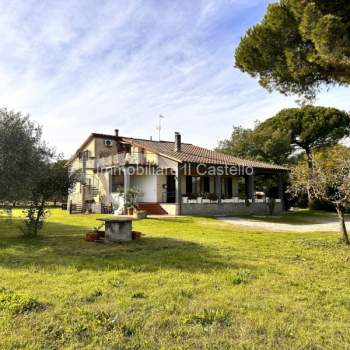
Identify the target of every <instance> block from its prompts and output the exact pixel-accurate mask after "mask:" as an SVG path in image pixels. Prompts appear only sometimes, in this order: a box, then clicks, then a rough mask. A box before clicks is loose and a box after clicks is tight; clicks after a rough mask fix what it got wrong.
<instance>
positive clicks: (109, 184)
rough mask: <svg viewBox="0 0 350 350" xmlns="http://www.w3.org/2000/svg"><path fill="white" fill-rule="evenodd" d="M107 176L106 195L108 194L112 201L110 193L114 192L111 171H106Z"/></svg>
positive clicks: (108, 198)
mask: <svg viewBox="0 0 350 350" xmlns="http://www.w3.org/2000/svg"><path fill="white" fill-rule="evenodd" d="M104 176H105V182H106V195H107V200H108V202H110V195H111V192H112V174H111V173H110V172H109V171H106V172H105V173H104Z"/></svg>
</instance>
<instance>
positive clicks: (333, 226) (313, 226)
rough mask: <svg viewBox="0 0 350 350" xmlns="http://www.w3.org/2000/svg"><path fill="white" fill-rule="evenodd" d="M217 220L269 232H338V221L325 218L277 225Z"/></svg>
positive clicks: (248, 220) (255, 221) (227, 219)
mask: <svg viewBox="0 0 350 350" xmlns="http://www.w3.org/2000/svg"><path fill="white" fill-rule="evenodd" d="M218 219H219V220H221V221H223V222H225V223H229V224H233V225H242V226H246V227H251V228H257V229H264V230H269V231H293V232H315V231H318V232H320V231H322V232H327V231H328V232H329V231H332V232H333V231H339V226H338V221H337V218H336V217H326V218H312V219H311V218H309V219H308V221H309V220H310V219H311V220H310V222H307V223H305V224H301V223H295V224H294V223H289V224H287V223H279V222H266V221H261V220H258V219H249V218H238V217H229V218H228V217H226V218H218Z"/></svg>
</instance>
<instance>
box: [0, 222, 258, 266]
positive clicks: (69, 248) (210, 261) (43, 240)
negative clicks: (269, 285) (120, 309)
mask: <svg viewBox="0 0 350 350" xmlns="http://www.w3.org/2000/svg"><path fill="white" fill-rule="evenodd" d="M10 228H11V233H10V234H9V230H10ZM12 230H13V227H12V226H7V228H6V226H4V225H1V223H0V239H1V240H0V265H1V266H5V267H8V268H25V267H30V266H35V267H38V268H42V269H57V268H59V267H61V266H64V267H71V268H74V269H77V270H78V271H81V270H94V271H103V270H128V271H131V272H150V271H156V270H159V269H174V270H183V271H188V272H195V271H203V272H207V271H215V270H222V269H236V268H253V267H252V266H250V265H249V266H248V265H247V264H238V263H237V264H236V263H235V262H232V260H230V259H228V257H227V255H225V256H223V255H221V254H220V252H219V251H218V250H216V249H215V248H214V247H208V246H206V245H202V244H200V243H196V242H192V241H186V240H178V239H174V238H168V237H150V236H147V235H146V236H144V237H143V238H142V239H141V240H140V241H131V242H126V243H121V244H118V243H116V244H102V243H92V242H86V241H85V240H84V233H85V232H86V231H87V229H86V227H84V226H73V225H65V224H59V223H52V222H48V223H46V224H45V228H44V230H43V232H42V235H41V236H40V237H38V238H34V239H26V238H23V237H18V234H19V233H18V232H13V231H12ZM16 235H17V236H16Z"/></svg>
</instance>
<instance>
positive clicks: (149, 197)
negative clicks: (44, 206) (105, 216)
mask: <svg viewBox="0 0 350 350" xmlns="http://www.w3.org/2000/svg"><path fill="white" fill-rule="evenodd" d="M67 166H68V167H69V171H70V172H79V173H80V181H79V182H78V183H76V185H75V187H74V189H73V191H72V192H71V194H70V195H69V199H68V207H69V208H70V211H71V212H74V211H75V210H80V211H84V212H85V211H90V212H96V213H99V212H104V211H105V210H106V208H110V209H112V208H113V211H115V212H118V213H121V212H123V210H124V209H125V207H127V206H128V205H130V201H131V200H136V201H137V205H138V206H139V207H140V208H141V209H144V210H147V211H148V212H149V213H151V214H170V215H234V214H244V213H256V212H261V213H262V212H264V213H265V212H267V203H266V201H267V199H266V198H265V197H264V192H261V189H260V192H259V191H256V188H255V180H256V179H257V178H258V177H259V176H261V175H265V176H266V175H267V176H268V177H270V178H274V179H276V185H277V186H278V197H279V198H278V199H276V200H275V202H276V207H275V210H276V211H282V210H283V183H282V181H283V175H284V174H285V173H286V172H287V171H288V169H287V168H284V167H281V166H277V165H273V164H269V163H263V162H257V161H252V160H246V159H241V158H237V157H234V156H231V155H226V154H222V153H218V152H215V151H212V150H209V149H205V148H202V147H198V146H195V145H192V144H189V143H182V142H181V135H180V134H179V133H175V139H174V141H153V140H152V139H150V140H145V139H137V138H131V137H125V136H120V135H119V131H118V130H115V133H114V135H104V134H96V133H93V134H91V135H90V136H89V137H88V138H87V139H86V140H85V142H84V143H83V144H82V145H81V146H80V147H79V149H78V150H77V151H76V152H75V154H74V155H73V156H72V157H71V158H70V159H69V161H68V162H67ZM257 194H259V195H260V196H257ZM258 197H261V198H258Z"/></svg>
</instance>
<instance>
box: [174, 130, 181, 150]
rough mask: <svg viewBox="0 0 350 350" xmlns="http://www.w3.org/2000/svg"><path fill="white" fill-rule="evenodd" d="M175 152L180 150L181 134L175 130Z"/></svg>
mask: <svg viewBox="0 0 350 350" xmlns="http://www.w3.org/2000/svg"><path fill="white" fill-rule="evenodd" d="M174 151H175V152H181V134H180V133H179V132H175V147H174Z"/></svg>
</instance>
